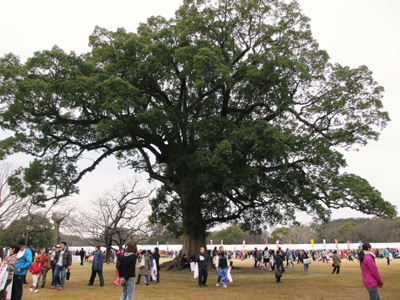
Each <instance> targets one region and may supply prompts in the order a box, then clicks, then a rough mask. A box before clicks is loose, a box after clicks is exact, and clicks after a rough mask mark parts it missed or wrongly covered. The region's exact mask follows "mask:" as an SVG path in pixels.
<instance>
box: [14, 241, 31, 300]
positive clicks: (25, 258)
mask: <svg viewBox="0 0 400 300" xmlns="http://www.w3.org/2000/svg"><path fill="white" fill-rule="evenodd" d="M17 258H18V263H17V266H16V270H15V272H14V276H13V285H12V292H11V300H21V298H22V295H23V293H24V288H23V284H24V278H25V277H26V273H27V272H28V268H29V267H30V265H31V264H32V260H33V257H32V251H31V250H28V249H27V246H26V245H21V246H20V251H18V254H17Z"/></svg>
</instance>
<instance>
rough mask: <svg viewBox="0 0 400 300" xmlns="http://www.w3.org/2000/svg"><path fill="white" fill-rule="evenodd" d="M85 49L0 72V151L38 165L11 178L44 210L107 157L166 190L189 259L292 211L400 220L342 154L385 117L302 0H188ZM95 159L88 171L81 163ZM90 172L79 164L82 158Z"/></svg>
mask: <svg viewBox="0 0 400 300" xmlns="http://www.w3.org/2000/svg"><path fill="white" fill-rule="evenodd" d="M89 41H90V42H89V44H90V47H91V50H90V52H88V53H86V54H83V55H76V54H75V53H65V52H64V51H62V50H61V49H59V48H57V47H54V48H53V49H52V50H49V51H41V52H36V53H35V54H34V56H33V57H31V58H29V59H28V60H27V61H26V62H25V63H22V62H21V61H20V60H19V59H18V58H17V57H16V56H15V55H13V54H8V55H5V56H4V57H3V58H2V59H1V62H0V80H1V87H0V97H1V112H0V125H1V127H2V128H3V129H7V130H10V131H12V132H13V135H12V136H11V137H9V138H7V139H4V140H3V141H1V151H0V152H1V154H2V155H1V156H2V157H5V156H6V155H9V154H12V153H15V152H24V153H27V154H30V155H33V156H35V157H36V158H35V160H33V161H32V163H31V164H30V166H29V167H28V168H26V169H20V170H19V172H18V173H17V174H15V177H14V178H13V180H11V181H10V184H12V186H13V190H14V192H16V193H19V195H21V196H25V195H32V197H33V199H35V201H38V202H40V201H45V200H57V199H59V198H61V197H65V196H66V195H70V194H73V193H76V192H78V190H77V187H76V184H77V183H78V182H79V181H80V180H81V179H82V178H83V176H85V175H87V174H88V173H90V172H91V171H93V170H94V169H95V168H96V167H97V166H98V165H99V164H100V163H101V162H102V161H103V160H104V159H106V158H107V157H110V156H115V157H117V158H118V159H120V161H121V163H122V164H123V165H125V166H129V167H132V168H134V169H136V170H145V171H146V172H148V174H149V176H150V178H152V179H154V180H157V181H159V182H161V183H162V187H161V188H160V190H159V192H158V196H157V197H156V198H155V199H154V200H153V201H152V207H153V215H152V220H153V221H155V222H162V223H163V224H168V225H169V229H170V230H173V231H175V232H176V233H178V234H179V233H182V234H183V238H184V246H183V252H184V253H187V254H191V253H192V252H194V251H196V250H197V249H198V247H200V246H204V245H205V237H206V230H207V229H208V228H210V227H212V226H214V225H215V224H218V223H221V222H231V223H238V224H242V226H243V227H244V229H246V230H247V229H252V230H257V229H259V228H260V227H262V226H263V224H267V223H285V222H289V221H291V220H293V219H294V218H295V212H296V211H297V210H301V211H306V212H308V213H309V214H310V215H314V216H316V217H317V218H322V219H326V218H328V217H329V215H330V210H331V209H332V208H341V207H350V208H352V209H355V210H359V211H362V212H364V213H367V214H375V215H380V216H390V217H393V216H395V215H396V210H395V207H394V206H393V205H391V204H390V203H388V202H386V201H384V200H383V199H382V197H381V194H380V193H379V192H378V191H377V190H376V189H375V188H373V187H372V186H370V184H369V183H368V182H367V181H366V180H364V179H362V178H360V177H359V176H357V175H353V174H347V173H343V171H342V170H343V167H345V166H346V161H345V159H344V157H343V154H342V151H343V150H346V149H352V148H354V147H357V146H359V145H365V144H366V143H367V142H368V140H371V139H372V140H374V139H377V138H378V135H379V133H378V132H379V130H381V129H382V128H383V127H385V125H386V123H387V122H388V120H389V117H388V114H387V113H386V112H384V111H383V110H382V103H381V99H382V96H383V88H382V87H380V86H379V85H378V84H377V83H376V82H375V81H374V79H373V78H372V74H371V72H370V71H369V70H368V68H367V67H365V66H360V67H357V68H350V67H347V66H342V65H340V64H338V63H332V62H331V61H330V60H329V57H328V54H327V52H325V51H323V50H321V49H319V46H318V43H317V42H316V41H315V39H314V38H313V37H312V34H311V30H310V25H309V19H308V18H307V17H305V16H304V15H303V14H302V13H301V11H300V9H299V6H298V4H297V3H296V2H290V3H289V2H288V1H283V0H282V1H278V0H219V1H217V0H213V1H209V0H198V1H196V0H185V1H184V4H183V5H182V6H181V7H180V8H179V10H178V11H177V12H176V15H175V17H174V18H171V19H165V18H163V17H151V18H149V19H148V20H147V22H146V23H143V24H141V25H140V26H139V28H138V30H137V32H134V33H131V32H126V31H125V30H124V29H118V30H117V31H115V32H113V31H109V30H106V29H103V28H98V27H96V29H95V31H94V33H93V34H92V35H91V36H90V38H89ZM88 153H90V155H91V157H92V158H93V161H92V162H91V163H90V164H88V163H87V162H88V160H85V161H82V159H83V158H84V157H85V156H87V155H88ZM85 162H86V164H85Z"/></svg>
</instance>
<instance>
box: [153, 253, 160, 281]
mask: <svg viewBox="0 0 400 300" xmlns="http://www.w3.org/2000/svg"><path fill="white" fill-rule="evenodd" d="M153 258H154V261H155V262H156V267H157V283H158V282H160V249H158V247H156V248H154V253H153Z"/></svg>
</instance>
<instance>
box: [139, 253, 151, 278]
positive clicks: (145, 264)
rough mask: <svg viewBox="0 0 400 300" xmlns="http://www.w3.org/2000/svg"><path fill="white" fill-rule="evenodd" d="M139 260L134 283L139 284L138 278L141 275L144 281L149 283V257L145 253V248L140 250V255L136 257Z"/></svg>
mask: <svg viewBox="0 0 400 300" xmlns="http://www.w3.org/2000/svg"><path fill="white" fill-rule="evenodd" d="M138 262H139V276H138V278H137V281H136V284H140V280H141V278H142V276H144V278H145V280H144V283H145V284H146V285H149V283H150V269H151V266H150V257H149V255H148V254H147V251H146V250H142V252H141V255H140V256H139V259H138Z"/></svg>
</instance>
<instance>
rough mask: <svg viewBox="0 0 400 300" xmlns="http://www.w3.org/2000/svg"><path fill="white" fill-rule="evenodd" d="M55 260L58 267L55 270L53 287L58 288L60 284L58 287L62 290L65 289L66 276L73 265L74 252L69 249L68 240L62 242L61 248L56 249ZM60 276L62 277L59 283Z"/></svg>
mask: <svg viewBox="0 0 400 300" xmlns="http://www.w3.org/2000/svg"><path fill="white" fill-rule="evenodd" d="M53 261H54V262H55V264H56V268H55V271H54V278H53V282H52V286H51V288H52V289H55V288H57V285H58V289H59V290H62V289H64V283H65V276H66V274H67V270H70V269H71V265H72V253H71V251H69V250H68V246H67V243H66V242H62V243H61V249H60V250H58V251H56V254H55V255H54V259H53ZM59 277H60V283H59V284H57V278H59Z"/></svg>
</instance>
